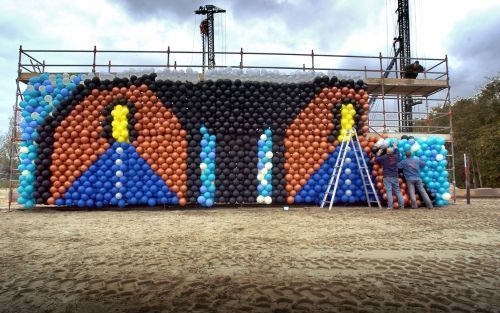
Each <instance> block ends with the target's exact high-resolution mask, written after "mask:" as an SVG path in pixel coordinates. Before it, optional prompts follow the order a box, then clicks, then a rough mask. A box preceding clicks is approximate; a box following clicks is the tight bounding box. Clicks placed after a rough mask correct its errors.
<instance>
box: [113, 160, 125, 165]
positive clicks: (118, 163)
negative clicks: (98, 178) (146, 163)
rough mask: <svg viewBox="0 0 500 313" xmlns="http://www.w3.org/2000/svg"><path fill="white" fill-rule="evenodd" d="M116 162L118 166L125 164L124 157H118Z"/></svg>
mask: <svg viewBox="0 0 500 313" xmlns="http://www.w3.org/2000/svg"><path fill="white" fill-rule="evenodd" d="M115 164H116V165H118V166H120V165H122V164H123V161H122V159H116V161H115Z"/></svg>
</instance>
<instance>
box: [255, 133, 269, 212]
mask: <svg viewBox="0 0 500 313" xmlns="http://www.w3.org/2000/svg"><path fill="white" fill-rule="evenodd" d="M272 136H273V133H272V131H271V129H269V128H268V129H266V130H265V131H264V133H263V134H262V135H261V136H260V138H259V140H258V141H257V146H258V149H259V150H258V152H257V157H258V159H259V161H258V162H257V170H258V173H257V181H258V182H259V184H258V185H257V191H258V192H259V195H258V196H257V203H265V204H271V203H272V202H273V198H272V197H271V196H272V192H273V185H272V168H273V137H272Z"/></svg>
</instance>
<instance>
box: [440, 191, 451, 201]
mask: <svg viewBox="0 0 500 313" xmlns="http://www.w3.org/2000/svg"><path fill="white" fill-rule="evenodd" d="M441 198H443V200H446V201H448V200H450V199H451V194H450V193H449V192H445V193H443V195H442V196H441Z"/></svg>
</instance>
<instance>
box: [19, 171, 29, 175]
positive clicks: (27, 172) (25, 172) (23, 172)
mask: <svg viewBox="0 0 500 313" xmlns="http://www.w3.org/2000/svg"><path fill="white" fill-rule="evenodd" d="M21 174H22V175H23V176H28V175H29V174H30V171H28V170H24V171H22V173H21Z"/></svg>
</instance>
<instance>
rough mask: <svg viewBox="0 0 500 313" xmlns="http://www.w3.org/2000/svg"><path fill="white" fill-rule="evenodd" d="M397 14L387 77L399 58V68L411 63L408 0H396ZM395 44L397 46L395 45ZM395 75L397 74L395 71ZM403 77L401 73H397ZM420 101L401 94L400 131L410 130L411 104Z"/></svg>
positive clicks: (385, 74)
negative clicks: (396, 29) (396, 28)
mask: <svg viewBox="0 0 500 313" xmlns="http://www.w3.org/2000/svg"><path fill="white" fill-rule="evenodd" d="M396 13H397V15H398V20H397V22H398V35H397V36H396V37H395V38H394V41H393V43H392V47H393V49H394V56H393V58H392V60H391V62H390V63H389V65H388V66H387V68H386V71H385V72H384V77H385V78H387V77H388V76H389V74H390V73H391V70H392V68H393V67H394V65H397V64H396V63H397V60H398V59H399V66H400V70H401V71H403V70H404V68H405V67H406V66H407V65H409V64H411V46H410V9H409V4H408V0H398V8H397V10H396ZM396 45H397V47H396ZM396 77H398V74H397V73H396ZM399 77H400V78H403V77H402V75H399ZM376 100H377V97H373V98H372V99H370V105H373V104H374V103H375V101H376ZM420 103H421V102H420V101H414V100H413V98H412V97H411V96H402V97H401V101H400V111H401V125H400V126H401V129H400V131H402V132H410V131H411V128H412V127H411V126H413V125H412V124H413V122H412V120H413V114H412V111H413V106H414V105H417V104H420Z"/></svg>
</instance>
